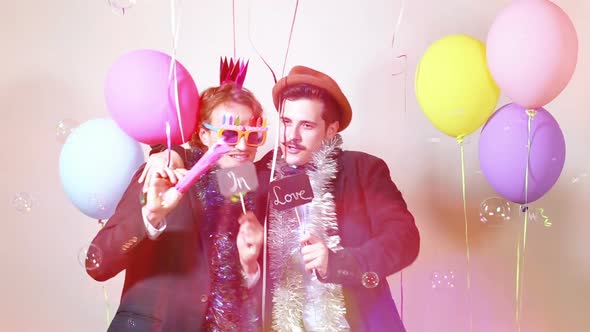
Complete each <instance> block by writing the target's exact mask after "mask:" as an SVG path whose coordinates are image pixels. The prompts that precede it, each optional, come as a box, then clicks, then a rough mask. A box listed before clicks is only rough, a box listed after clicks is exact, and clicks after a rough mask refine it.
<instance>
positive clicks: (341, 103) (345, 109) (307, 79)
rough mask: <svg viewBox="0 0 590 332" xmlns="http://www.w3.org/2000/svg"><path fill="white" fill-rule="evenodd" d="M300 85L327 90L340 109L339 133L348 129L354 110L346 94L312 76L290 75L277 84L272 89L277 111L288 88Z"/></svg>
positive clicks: (333, 85) (323, 80) (335, 86)
mask: <svg viewBox="0 0 590 332" xmlns="http://www.w3.org/2000/svg"><path fill="white" fill-rule="evenodd" d="M298 84H307V85H311V86H315V87H317V88H320V89H323V90H325V91H326V92H327V93H328V94H329V95H330V96H331V97H332V98H334V101H335V102H336V104H338V107H339V111H340V119H339V126H338V131H339V132H340V131H342V130H344V129H346V127H348V125H349V124H350V121H351V120H352V108H351V106H350V103H349V102H348V99H347V98H346V96H345V95H344V93H342V91H341V90H340V88H338V86H337V85H335V84H331V83H330V82H327V81H326V80H325V79H321V78H318V77H316V76H312V75H306V74H299V73H297V74H295V73H290V74H289V75H288V76H285V77H283V78H282V79H281V80H279V81H278V82H277V84H275V86H274V87H273V88H272V99H273V102H274V104H275V108H276V109H277V111H278V110H279V97H280V96H281V94H282V92H283V91H284V90H285V89H286V88H287V87H290V86H295V85H298Z"/></svg>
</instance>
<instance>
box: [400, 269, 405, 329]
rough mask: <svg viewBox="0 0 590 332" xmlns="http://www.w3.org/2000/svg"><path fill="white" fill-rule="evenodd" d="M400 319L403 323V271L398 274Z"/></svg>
mask: <svg viewBox="0 0 590 332" xmlns="http://www.w3.org/2000/svg"><path fill="white" fill-rule="evenodd" d="M399 298H400V318H401V320H402V323H403V322H404V271H400V273H399Z"/></svg>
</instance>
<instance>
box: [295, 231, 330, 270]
mask: <svg viewBox="0 0 590 332" xmlns="http://www.w3.org/2000/svg"><path fill="white" fill-rule="evenodd" d="M301 245H302V248H301V254H302V255H303V264H305V270H306V271H308V272H311V271H313V270H314V269H315V270H316V271H317V273H318V274H319V275H320V277H322V278H325V277H326V276H327V273H328V258H329V253H330V250H329V249H328V247H327V246H326V244H325V243H324V241H322V239H320V238H319V237H317V236H315V235H311V234H306V235H305V236H304V237H303V239H301Z"/></svg>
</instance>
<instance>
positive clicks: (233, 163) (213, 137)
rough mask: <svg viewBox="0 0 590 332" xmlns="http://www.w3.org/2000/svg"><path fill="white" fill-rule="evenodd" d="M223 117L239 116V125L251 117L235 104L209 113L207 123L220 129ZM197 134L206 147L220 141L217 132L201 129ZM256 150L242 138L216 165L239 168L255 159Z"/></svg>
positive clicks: (248, 111)
mask: <svg viewBox="0 0 590 332" xmlns="http://www.w3.org/2000/svg"><path fill="white" fill-rule="evenodd" d="M224 115H225V117H226V118H227V117H229V116H230V115H231V116H232V117H233V118H236V117H238V116H239V117H240V123H242V124H245V123H248V122H249V121H250V119H251V118H252V117H253V113H252V110H251V109H250V108H249V107H247V106H244V105H241V104H236V103H229V104H221V105H219V106H217V107H216V108H215V109H213V111H212V112H211V117H210V119H209V123H210V124H211V125H212V126H214V127H217V128H222V127H223V116H224ZM199 134H200V136H201V141H202V142H203V144H205V145H206V146H207V147H211V146H213V145H214V144H215V143H217V141H218V140H220V139H221V138H220V137H219V132H217V131H212V130H209V129H205V128H201V129H200V132H199ZM257 149H258V147H255V146H249V145H247V144H246V140H245V137H243V136H242V137H241V138H240V140H239V141H238V143H237V144H236V145H234V146H232V149H231V150H230V151H229V152H228V153H226V154H225V155H224V156H223V157H221V159H219V161H218V162H217V164H218V165H219V167H221V168H229V167H237V166H240V165H241V164H243V163H246V162H252V161H254V158H255V157H256V151H257Z"/></svg>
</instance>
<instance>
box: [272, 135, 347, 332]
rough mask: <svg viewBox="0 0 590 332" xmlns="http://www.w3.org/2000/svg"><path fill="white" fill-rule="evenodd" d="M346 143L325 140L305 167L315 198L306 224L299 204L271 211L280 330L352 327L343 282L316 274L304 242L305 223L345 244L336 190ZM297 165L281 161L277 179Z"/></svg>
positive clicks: (333, 245)
mask: <svg viewBox="0 0 590 332" xmlns="http://www.w3.org/2000/svg"><path fill="white" fill-rule="evenodd" d="M341 145H342V138H341V137H340V135H336V137H334V139H332V140H330V141H326V142H324V144H323V145H322V148H321V149H320V150H319V151H318V152H316V153H314V156H313V164H310V165H307V166H306V167H305V172H306V174H307V175H308V176H309V179H310V182H311V187H312V189H313V193H314V199H313V200H312V202H311V203H308V204H307V206H306V207H305V211H306V213H303V214H301V213H300V217H303V218H300V220H301V223H300V222H299V221H298V220H297V216H296V214H295V211H294V209H289V210H285V211H277V210H275V209H271V210H270V221H269V231H268V232H269V233H268V246H269V253H270V260H269V270H270V277H271V282H272V292H273V293H272V294H273V312H272V329H273V330H275V331H348V330H349V326H348V323H347V322H346V319H345V313H346V308H345V305H344V297H343V295H342V287H341V286H340V285H338V284H331V283H322V282H320V281H319V280H317V277H316V275H315V273H313V274H309V273H307V272H305V270H304V267H303V261H302V255H301V243H300V239H301V236H302V235H303V234H302V233H303V232H302V226H303V225H304V227H303V229H304V230H305V232H307V233H311V234H313V235H315V236H317V237H319V238H321V239H322V240H323V241H324V243H326V246H327V247H328V248H329V249H330V250H332V251H338V250H340V249H342V247H341V246H340V236H339V235H338V223H337V219H336V206H335V203H334V195H333V194H332V191H333V181H334V179H335V178H336V175H337V172H338V163H337V159H336V158H337V156H338V154H339V152H340V148H341ZM291 170H293V169H292V168H291V167H289V166H288V165H286V164H285V163H284V161H280V162H278V163H277V179H280V178H283V177H285V176H287V175H289V173H290V172H291ZM302 211H303V210H302Z"/></svg>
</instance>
